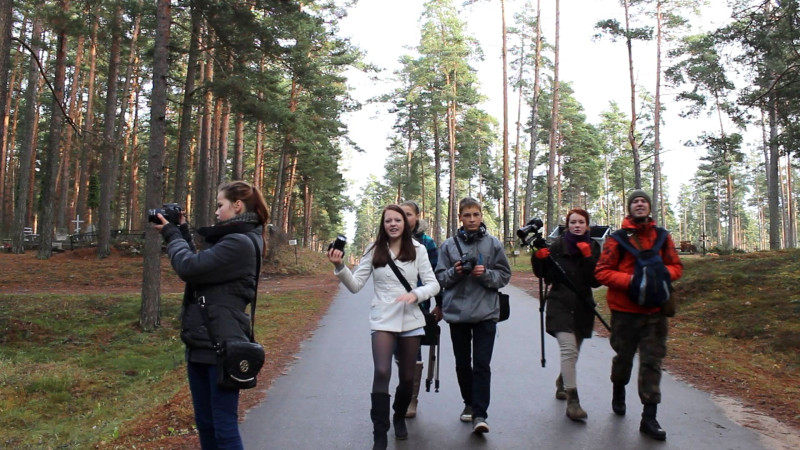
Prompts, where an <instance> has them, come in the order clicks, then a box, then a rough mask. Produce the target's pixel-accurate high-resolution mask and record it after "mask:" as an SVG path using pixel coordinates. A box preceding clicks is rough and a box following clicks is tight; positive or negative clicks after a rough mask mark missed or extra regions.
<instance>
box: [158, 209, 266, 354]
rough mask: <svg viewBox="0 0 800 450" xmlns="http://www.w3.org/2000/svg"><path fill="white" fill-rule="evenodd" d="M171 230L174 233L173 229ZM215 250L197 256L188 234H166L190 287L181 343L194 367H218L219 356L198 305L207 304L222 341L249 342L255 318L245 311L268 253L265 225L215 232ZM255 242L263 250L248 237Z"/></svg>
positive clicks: (215, 229) (170, 251)
mask: <svg viewBox="0 0 800 450" xmlns="http://www.w3.org/2000/svg"><path fill="white" fill-rule="evenodd" d="M168 227H171V228H168ZM205 230H207V231H208V230H210V231H211V235H210V236H207V237H206V241H207V242H209V243H211V244H212V245H211V247H209V248H207V249H205V250H202V251H200V252H197V253H195V249H194V244H193V243H192V241H191V235H189V234H188V230H186V231H183V230H181V231H183V232H180V231H179V229H178V227H176V226H175V225H172V224H169V225H165V226H164V229H163V230H162V235H163V236H164V240H165V241H166V242H167V253H168V254H169V258H170V262H171V263H172V267H173V269H175V272H176V273H177V274H178V276H179V277H180V278H181V279H182V280H183V281H185V282H186V289H185V290H184V295H183V306H182V310H181V340H182V341H183V342H184V344H186V358H187V360H188V361H190V362H196V363H204V364H215V363H216V352H215V351H214V343H212V342H211V338H210V336H209V333H208V330H207V328H206V321H205V319H204V317H203V314H202V311H201V309H200V307H199V306H198V303H197V300H198V299H199V298H201V297H203V298H204V300H205V303H206V305H207V306H208V308H207V309H208V319H209V322H210V324H209V325H210V326H211V327H212V330H213V332H214V336H215V338H216V339H217V341H219V342H222V341H225V340H237V341H241V340H244V341H247V340H248V339H249V338H248V336H249V335H250V316H249V315H248V314H247V313H245V308H246V306H247V305H248V304H249V303H250V302H251V301H252V300H253V298H254V297H255V287H256V270H257V269H256V267H257V266H256V264H257V260H256V257H258V258H260V257H261V255H262V251H263V248H264V240H263V237H262V235H261V232H262V230H263V228H262V226H261V225H254V224H248V223H233V224H229V225H224V226H217V227H211V228H210V229H205ZM247 234H249V235H251V236H253V237H254V238H255V239H256V242H257V244H258V249H256V246H254V245H253V241H252V240H251V239H250V238H249V237H248V236H247Z"/></svg>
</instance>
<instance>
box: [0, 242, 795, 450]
mask: <svg viewBox="0 0 800 450" xmlns="http://www.w3.org/2000/svg"><path fill="white" fill-rule="evenodd" d="M798 255H800V253H797V254H794V255H792V256H793V257H794V259H800V258H797V256H798ZM308 258H311V259H314V258H317V255H303V259H305V260H306V261H308ZM54 259H55V261H54V260H53V259H51V260H44V261H43V260H37V259H36V258H35V255H33V254H32V253H30V252H29V253H28V254H25V255H7V254H2V255H0V293H2V294H9V293H12V294H15V295H20V294H23V295H25V294H30V295H31V296H35V295H37V294H41V293H51V294H52V293H69V294H71V295H72V294H81V293H85V294H93V293H97V292H106V293H126V294H136V293H138V292H140V289H141V258H136V257H128V256H123V255H120V254H119V253H118V252H116V251H114V252H113V253H112V256H111V257H109V258H106V259H104V260H98V259H97V258H96V256H95V255H94V250H93V249H83V250H75V251H68V252H65V253H64V254H60V255H57V256H55V257H54ZM295 261H297V260H296V259H295ZM54 262H55V263H54ZM325 263H326V262H325V261H322V262H321V263H320V262H318V261H315V262H313V263H306V264H310V267H311V268H310V269H309V268H306V269H304V272H305V273H306V274H305V275H293V276H286V271H285V270H284V269H280V268H279V267H277V266H276V267H273V268H270V267H267V268H266V270H267V273H265V275H264V278H262V282H261V284H260V286H259V291H260V298H261V299H266V301H267V302H268V301H269V300H268V299H269V298H270V297H272V296H276V295H281V294H282V293H294V292H303V295H304V296H306V297H312V296H313V297H315V298H318V299H319V302H320V303H319V305H320V306H319V307H316V308H314V309H313V310H308V311H303V312H302V316H301V317H298V318H297V319H296V320H294V321H293V322H292V323H293V325H287V327H291V328H288V329H291V330H293V332H288V333H287V332H279V333H280V334H282V336H285V338H282V339H280V340H277V341H275V342H271V343H270V347H271V348H272V350H271V351H270V356H271V358H272V359H273V361H272V362H271V364H269V365H265V367H264V369H263V370H262V372H261V374H260V377H259V385H258V387H257V388H256V389H252V390H248V391H243V392H242V396H241V405H240V409H241V411H242V412H245V411H247V410H248V409H250V408H251V407H253V406H255V405H257V404H258V403H259V402H261V401H263V400H264V399H265V397H266V391H267V389H268V388H269V386H270V385H271V384H272V382H273V381H274V380H275V379H276V378H277V377H278V376H280V375H281V374H282V373H284V372H285V370H286V367H287V366H288V365H289V364H291V362H292V361H293V358H294V357H295V356H294V355H295V354H296V352H297V351H298V350H299V348H300V344H301V343H302V342H303V341H304V340H305V339H307V338H308V337H309V336H310V334H311V333H312V332H313V330H314V329H315V328H316V326H317V322H318V320H319V319H320V318H321V317H322V316H323V315H324V314H325V313H326V312H327V309H328V306H329V305H330V302H331V301H332V299H333V297H334V296H335V294H336V292H337V290H338V280H337V279H336V278H335V277H333V276H327V275H330V270H329V265H328V264H325ZM689 270H690V271H691V269H689ZM162 271H163V272H162V273H163V275H162V292H163V293H165V294H166V293H173V294H177V293H180V292H182V290H183V283H182V282H181V281H180V280H179V279H178V278H177V277H176V276H175V275H174V273H173V272H172V271H171V269H170V267H169V264H168V262H167V261H164V262H163V263H162ZM322 274H325V275H326V276H321V275H322ZM696 282H698V283H702V282H703V281H702V280H696ZM511 283H512V284H513V285H515V286H517V287H519V288H521V289H523V290H525V291H526V292H528V293H529V294H531V295H533V296H534V297H538V284H537V279H536V278H535V277H534V276H533V274H532V273H530V270H527V271H525V270H515V271H514V275H513V277H512V280H511ZM767 288H769V286H767ZM685 290H686V291H688V292H692V287H691V284H689V286H688V287H687V288H686V289H685ZM598 294H599V295H596V298H597V302H598V304H600V305H604V304H605V301H604V300H603V299H602V298H600V297H603V296H604V293H603V292H598ZM792 294H794V292H793V293H792ZM792 294H789V298H792V299H794V298H795V297H794V296H793V295H792ZM794 302H796V300H792V305H794V304H795V303H794ZM686 303H687V306H686V307H685V312H684V314H683V317H682V314H681V313H680V312H679V315H678V317H676V318H675V319H672V320H671V326H670V333H671V335H670V341H669V355H668V357H667V359H666V360H665V369H666V370H667V371H669V372H670V373H671V374H673V375H674V376H676V377H677V378H679V379H681V380H683V381H685V382H687V383H689V384H691V385H693V386H695V387H697V388H698V389H701V390H704V391H706V392H710V393H712V394H714V395H715V396H716V399H717V400H718V403H720V405H721V406H723V407H724V408H725V409H726V411H728V413H729V415H730V416H731V418H732V419H733V420H735V421H737V422H739V423H742V424H743V425H746V426H749V427H751V428H755V429H757V430H759V431H760V432H762V433H763V434H765V435H767V436H769V437H771V438H773V439H774V440H775V441H776V442H777V443H779V444H778V446H777V447H776V448H781V447H784V446H786V445H789V446H788V447H785V448H792V446H795V447H794V448H797V447H796V445H799V444H800V432H798V430H800V403H799V402H800V400H798V397H800V396H798V387H797V380H798V379H800V377H798V371H799V370H800V369H799V368H798V365H797V359H796V358H797V356H796V355H797V352H796V351H795V352H794V354H795V357H794V360H787V359H786V358H785V357H784V356H782V355H778V356H777V357H773V356H774V355H772V356H771V355H769V354H767V355H766V356H764V353H765V351H766V349H765V348H764V347H763V346H761V347H758V350H753V348H754V347H753V346H752V345H751V344H752V343H753V342H754V341H755V344H756V345H758V340H759V339H758V338H759V337H760V336H756V337H755V339H748V336H739V337H737V338H736V339H735V342H734V344H735V345H731V344H727V345H726V344H722V345H718V344H717V343H715V341H716V340H717V339H718V338H720V336H719V334H720V333H711V332H709V330H708V329H707V328H704V327H703V326H701V325H699V324H698V322H700V321H699V320H695V318H694V315H693V313H692V305H691V304H688V303H689V302H686ZM742 303H743V302H742ZM748 303H749V302H748ZM748 306H749V305H748ZM794 308H795V310H794V315H793V316H791V317H788V319H789V320H790V321H793V322H794V324H796V323H797V322H798V320H797V318H796V314H797V310H798V307H796V306H794ZM601 313H602V314H603V315H604V317H606V318H608V317H609V315H608V311H601ZM706 314H707V313H706ZM784 317H786V316H785V315H784ZM259 319H261V318H259ZM298 321H299V322H298ZM262 323H263V322H262ZM298 324H299V325H298ZM767 327H768V328H769V325H767ZM596 331H597V333H598V334H600V335H607V333H606V331H605V330H604V329H603V328H602V326H601V325H599V324H598V327H597V328H596ZM723 337H725V338H728V337H727V336H723ZM750 338H752V336H750ZM762 340H763V338H762ZM705 343H708V345H706V344H705ZM275 347H277V348H275ZM789 350H793V349H792V348H790V349H789ZM766 353H769V352H766ZM723 360H724V361H725V363H724V364H723V363H721V361H723ZM176 379H178V380H180V379H182V373H181V374H179V375H178V376H177V377H176ZM132 416H133V418H132V420H130V421H129V422H127V423H125V425H124V430H123V429H121V430H120V433H119V436H118V437H117V438H115V439H112V440H109V441H105V440H104V441H100V442H99V443H98V444H97V445H96V448H131V447H134V446H135V447H136V448H150V449H156V448H164V449H167V448H168V449H176V448H185V449H190V448H198V447H199V446H198V443H197V437H196V435H195V433H194V431H193V416H192V411H191V398H190V394H189V392H188V388H187V387H186V386H185V385H183V386H182V387H181V388H180V389H179V390H178V392H177V393H176V394H175V395H173V396H171V397H170V398H169V399H168V401H166V402H164V403H163V404H161V405H156V406H155V407H154V408H153V409H152V410H150V411H148V412H147V413H146V414H139V415H136V414H132ZM780 443H782V444H780ZM787 443H788V444H787Z"/></svg>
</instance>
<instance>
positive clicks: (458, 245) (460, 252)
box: [453, 234, 464, 258]
mask: <svg viewBox="0 0 800 450" xmlns="http://www.w3.org/2000/svg"><path fill="white" fill-rule="evenodd" d="M458 239H459V238H458V234H456V235H455V236H453V242H455V243H456V247H457V248H458V257H459V258H460V257H461V255H463V254H464V250H461V244H459V243H458Z"/></svg>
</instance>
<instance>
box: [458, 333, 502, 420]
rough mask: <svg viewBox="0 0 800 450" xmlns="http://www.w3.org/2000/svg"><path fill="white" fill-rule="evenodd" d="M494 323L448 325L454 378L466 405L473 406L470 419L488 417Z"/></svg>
mask: <svg viewBox="0 0 800 450" xmlns="http://www.w3.org/2000/svg"><path fill="white" fill-rule="evenodd" d="M496 332H497V322H495V321H494V320H484V321H483V322H478V323H451V324H450V339H451V340H452V341H453V353H454V354H455V357H456V377H457V378H458V386H459V388H460V389H461V398H462V399H463V400H464V404H465V405H471V406H472V417H483V418H484V419H485V418H487V417H489V415H488V414H487V412H486V411H487V410H488V409H489V398H490V388H491V383H492V369H491V367H490V366H489V365H490V363H491V362H492V351H493V350H494V337H495V334H496Z"/></svg>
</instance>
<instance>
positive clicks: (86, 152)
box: [76, 19, 100, 226]
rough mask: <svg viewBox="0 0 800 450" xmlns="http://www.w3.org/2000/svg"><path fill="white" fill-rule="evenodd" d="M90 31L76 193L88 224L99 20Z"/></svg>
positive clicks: (92, 169)
mask: <svg viewBox="0 0 800 450" xmlns="http://www.w3.org/2000/svg"><path fill="white" fill-rule="evenodd" d="M93 20H94V23H93V24H92V32H91V35H90V37H89V40H90V42H91V44H90V45H89V74H88V75H87V77H86V78H87V80H88V85H87V87H86V120H84V124H83V139H82V140H81V148H80V153H81V175H80V181H79V187H78V193H77V197H78V200H77V207H76V209H77V211H78V214H77V217H78V218H79V219H81V220H84V221H85V222H84V223H85V224H86V225H87V226H88V225H89V224H90V223H91V222H92V217H91V208H90V207H89V183H90V176H91V174H92V173H93V172H94V167H95V163H94V161H95V158H94V151H95V145H94V143H95V142H97V139H95V136H94V93H95V89H94V81H95V78H96V77H95V74H96V72H97V31H98V29H99V27H100V24H99V21H98V20H96V19H93Z"/></svg>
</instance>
